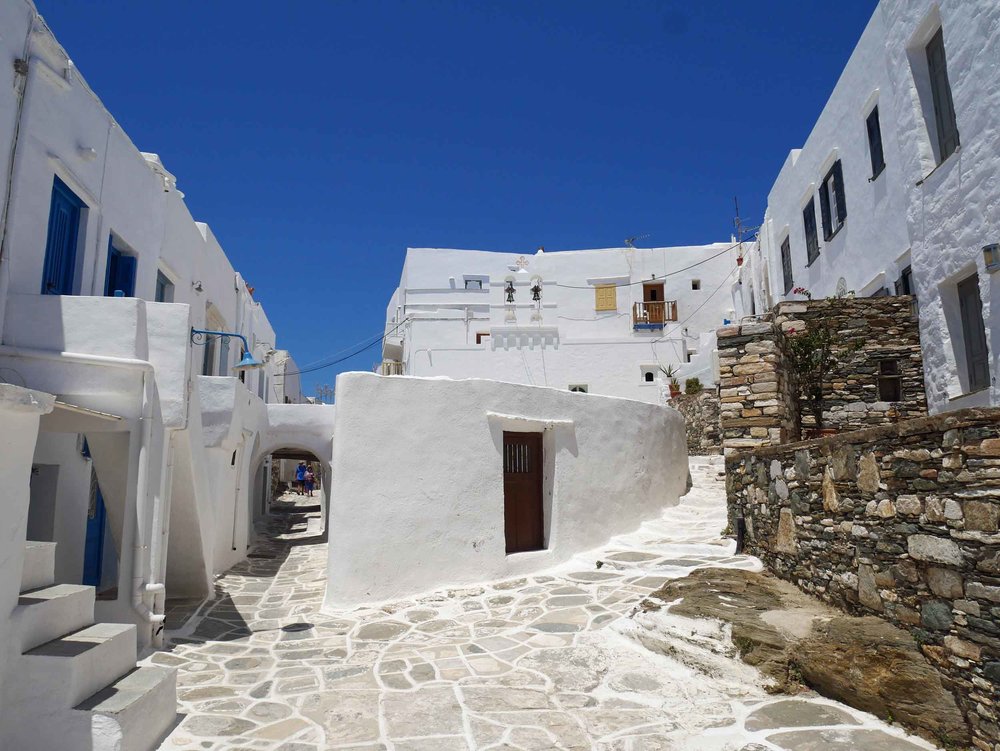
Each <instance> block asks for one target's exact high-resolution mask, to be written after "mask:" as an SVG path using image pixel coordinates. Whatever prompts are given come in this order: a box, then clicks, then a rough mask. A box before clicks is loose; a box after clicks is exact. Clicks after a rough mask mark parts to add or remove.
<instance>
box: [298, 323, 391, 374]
mask: <svg viewBox="0 0 1000 751" xmlns="http://www.w3.org/2000/svg"><path fill="white" fill-rule="evenodd" d="M408 321H409V319H408V318H404V319H403V320H402V321H400V322H399V323H397V324H396V325H395V326H393V327H392V329H391V330H389V331H387V332H385V333H384V334H382V335H380V336H379V335H376V337H375V338H374V339H373V340H372V341H368V340H367V339H362V340H361V341H360V342H358V343H357V344H352V345H351V346H350V347H346V348H345V349H342V350H340V352H337V353H335V354H333V355H331V357H334V358H337V359H334V360H331V361H329V362H326V360H317V361H316V362H315V363H313V364H311V365H307V366H305V367H303V368H299V369H298V370H295V371H290V372H286V373H285V374H284V375H286V376H290V375H301V374H303V373H314V372H316V371H317V370H324V369H325V368H329V367H332V366H334V365H338V364H340V363H342V362H344V361H345V360H350V359H351V358H352V357H356V356H357V355H360V354H361V353H362V352H364V351H365V350H369V349H371V348H372V347H374V346H375V345H376V344H380V343H381V342H383V341H385V340H386V339H387V338H388V337H390V336H392V334H393V333H395V332H396V330H397V329H398V328H399V327H400V326H402V325H403V324H404V323H407V322H408ZM356 347H357V349H355V348H356ZM349 350H350V351H349ZM344 352H348V354H346V355H344V356H343V357H337V356H338V355H340V354H342V353H344Z"/></svg>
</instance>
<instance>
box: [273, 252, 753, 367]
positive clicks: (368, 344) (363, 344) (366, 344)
mask: <svg viewBox="0 0 1000 751" xmlns="http://www.w3.org/2000/svg"><path fill="white" fill-rule="evenodd" d="M742 244H743V243H739V242H737V243H733V244H732V245H730V246H729V247H727V248H725V249H724V250H722V251H720V252H718V253H716V254H715V255H712V256H709V257H708V258H704V259H702V260H701V261H698V262H697V263H692V264H691V265H690V266H685V267H684V268H682V269H677V270H675V271H671V272H669V273H666V274H663V275H662V276H659V277H656V278H655V279H639V280H637V281H634V282H627V283H625V284H614V285H610V284H609V285H601V286H609V287H610V286H614V287H631V286H632V285H635V284H646V283H648V282H650V281H659V280H660V279H664V278H666V277H668V276H674V275H676V274H683V273H684V272H685V271H688V270H690V269H693V268H695V267H696V266H701V265H702V264H704V263H708V262H709V261H714V260H715V259H716V258H719V257H720V256H722V255H725V254H726V253H728V252H729V251H731V250H733V249H734V248H737V247H739V246H740V245H742ZM735 271H736V269H733V270H732V271H730V272H729V274H727V275H726V278H725V279H723V280H722V284H725V283H726V281H728V280H729V277H731V276H732V275H733V273H734V272H735ZM722 284H720V285H719V286H718V287H716V288H715V289H714V290H713V291H712V294H711V295H709V296H708V297H707V298H705V300H704V301H703V302H702V303H701V305H699V306H698V307H697V308H695V309H694V310H693V311H691V315H689V316H688V317H687V318H685V319H684V320H683V321H681V322H680V323H678V324H677V325H676V326H674V329H676V328H677V326H680V325H681V324H683V323H686V322H687V321H689V320H690V319H691V316H693V315H694V314H695V313H697V312H698V311H699V310H701V308H702V307H704V306H705V304H706V303H707V302H708V301H709V300H711V299H712V297H714V296H715V294H716V293H717V292H718V291H719V290H720V289H722ZM554 286H556V287H562V288H563V289H593V288H594V286H593V285H590V284H588V285H586V286H580V285H572V284H555V285H554ZM622 315H625V314H622ZM559 317H560V318H562V317H563V316H559ZM609 317H610V316H609ZM618 317H619V318H620V317H621V315H620V316H618ZM595 320H596V319H595ZM408 321H409V319H408V318H407V319H403V320H402V321H400V322H399V323H398V324H396V325H395V326H394V327H393V328H392V330H391V331H388V332H386V333H385V334H382V335H381V336H379V335H375V337H374V338H373V339H372V340H371V341H368V340H367V339H363V340H361V341H360V342H358V343H357V344H352V345H351V346H350V347H346V348H345V349H342V350H340V352H336V353H334V354H333V355H330V357H333V358H336V359H334V360H331V361H329V362H327V360H326V358H324V359H323V360H317V361H316V362H314V363H311V364H309V365H306V366H304V367H302V368H299V370H296V371H293V372H288V373H285V375H286V376H289V375H301V374H303V373H314V372H316V371H317V370H324V369H326V368H330V367H332V366H334V365H339V364H340V363H342V362H344V361H345V360H350V359H351V358H352V357H356V356H357V355H360V354H361V353H362V352H364V351H366V350H369V349H371V348H372V347H374V346H375V345H376V344H379V343H381V342H383V341H385V340H386V339H387V338H388V337H389V336H391V335H392V334H393V333H394V332H395V331H396V330H397V329H399V327H400V326H402V325H403V324H404V323H407V322H408ZM666 338H667V337H666V335H664V336H662V337H660V338H659V339H654V340H653V341H651V342H650V347H652V346H653V345H654V344H655V343H656V342H660V341H663V340H664V339H666ZM355 347H359V348H358V349H354V348H355ZM345 352H346V353H347V354H345V355H344V356H343V357H339V355H341V354H342V353H345ZM653 356H654V357H656V349H655V348H653ZM657 362H658V363H659V358H657Z"/></svg>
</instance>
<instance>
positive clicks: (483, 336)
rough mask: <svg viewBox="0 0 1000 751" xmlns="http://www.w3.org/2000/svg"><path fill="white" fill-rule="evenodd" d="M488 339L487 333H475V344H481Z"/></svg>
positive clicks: (488, 333)
mask: <svg viewBox="0 0 1000 751" xmlns="http://www.w3.org/2000/svg"><path fill="white" fill-rule="evenodd" d="M489 338H490V332H489V331H479V332H477V333H476V344H482V343H483V341H484V340H485V339H489Z"/></svg>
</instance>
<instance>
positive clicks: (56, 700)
mask: <svg viewBox="0 0 1000 751" xmlns="http://www.w3.org/2000/svg"><path fill="white" fill-rule="evenodd" d="M135 660H136V636H135V626H134V625H133V624H125V623H96V624H94V625H92V626H88V627H87V628H84V629H80V630H79V631H75V632H73V633H71V634H67V635H66V636H61V637H59V638H58V639H53V640H52V641H49V642H46V643H45V644H42V645H40V646H38V647H35V648H34V649H32V650H30V651H28V652H25V653H24V655H23V656H22V657H21V664H20V667H21V673H20V677H21V679H23V680H24V681H25V684H26V692H27V694H28V695H30V697H33V698H36V699H37V700H38V701H39V702H41V703H43V704H48V705H50V706H52V705H53V704H54V705H56V706H57V707H60V708H62V707H65V708H66V709H69V708H70V707H74V706H76V705H77V704H79V703H80V702H82V701H83V700H84V699H86V698H87V697H88V696H91V695H92V694H94V693H96V692H97V691H99V690H100V689H102V688H104V687H105V686H107V685H108V684H109V683H113V682H114V681H115V680H117V679H118V678H120V677H121V676H123V675H125V674H126V673H127V672H129V671H130V670H131V669H132V668H134V667H135Z"/></svg>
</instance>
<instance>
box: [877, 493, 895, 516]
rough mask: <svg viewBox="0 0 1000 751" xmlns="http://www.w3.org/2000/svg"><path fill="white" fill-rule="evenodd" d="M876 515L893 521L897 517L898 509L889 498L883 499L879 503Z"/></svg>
mask: <svg viewBox="0 0 1000 751" xmlns="http://www.w3.org/2000/svg"><path fill="white" fill-rule="evenodd" d="M876 513H878V515H879V516H881V517H882V518H883V519H891V518H892V517H894V516H895V515H896V507H895V505H893V502H892V501H890V500H889V499H888V498H883V499H882V500H881V501H879V502H878V506H877V507H876Z"/></svg>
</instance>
